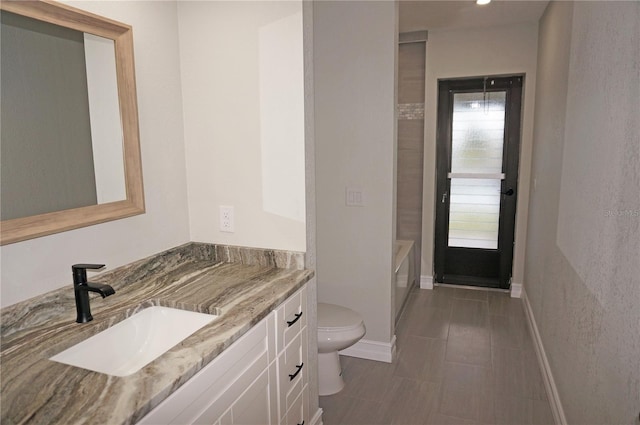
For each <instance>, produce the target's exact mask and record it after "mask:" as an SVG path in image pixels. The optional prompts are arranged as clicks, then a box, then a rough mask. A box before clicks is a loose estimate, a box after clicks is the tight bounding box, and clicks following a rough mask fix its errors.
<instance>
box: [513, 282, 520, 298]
mask: <svg viewBox="0 0 640 425" xmlns="http://www.w3.org/2000/svg"><path fill="white" fill-rule="evenodd" d="M511 298H522V283H514V282H511Z"/></svg>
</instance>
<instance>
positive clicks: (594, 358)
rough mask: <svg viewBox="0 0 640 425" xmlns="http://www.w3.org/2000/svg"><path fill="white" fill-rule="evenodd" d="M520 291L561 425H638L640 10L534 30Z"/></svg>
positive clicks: (611, 7) (599, 13) (569, 14)
mask: <svg viewBox="0 0 640 425" xmlns="http://www.w3.org/2000/svg"><path fill="white" fill-rule="evenodd" d="M539 43H540V51H539V56H538V87H537V90H536V111H535V128H534V151H533V165H532V174H533V177H534V178H535V181H536V184H535V185H532V191H531V201H530V202H531V205H530V209H529V232H528V233H529V237H528V240H527V251H526V263H527V265H526V273H525V281H524V283H525V292H526V296H527V299H528V301H529V303H530V306H531V310H532V312H533V316H534V317H535V321H536V323H537V326H538V330H539V333H540V336H541V340H542V344H543V346H544V349H545V352H546V355H547V358H548V360H549V364H550V366H551V372H552V373H553V377H554V380H555V383H556V385H557V390H558V394H559V401H560V403H561V405H562V407H563V409H564V413H565V415H566V421H567V423H572V424H573V423H575V424H582V423H593V424H603V423H620V424H622V423H625V424H632V423H634V424H637V423H638V410H639V409H640V404H639V403H638V401H639V398H638V395H639V394H640V308H638V300H640V261H639V252H640V190H639V189H638V188H639V187H640V121H639V120H638V117H639V116H640V100H639V99H640V3H638V2H573V3H572V2H551V3H550V4H549V6H548V8H547V10H546V12H545V14H544V16H543V17H542V19H541V22H540V42H539Z"/></svg>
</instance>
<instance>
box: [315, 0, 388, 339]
mask: <svg viewBox="0 0 640 425" xmlns="http://www.w3.org/2000/svg"><path fill="white" fill-rule="evenodd" d="M396 20H397V10H396V5H395V4H394V2H329V1H327V2H325V1H322V2H315V3H314V10H313V28H314V34H313V37H314V71H313V72H314V80H315V145H316V152H315V153H316V203H317V205H316V207H317V211H316V212H317V222H316V225H317V276H318V300H319V301H321V302H329V303H335V304H339V305H344V306H346V307H349V308H352V309H353V310H355V311H357V312H359V313H360V314H361V315H362V316H363V318H364V322H365V325H366V327H367V334H366V335H365V337H364V338H365V339H367V340H371V341H378V342H383V343H389V342H390V341H391V338H392V336H393V324H392V322H393V318H392V309H393V296H392V273H391V272H392V256H393V239H394V236H395V235H394V232H395V217H394V209H395V207H394V205H395V156H396V153H395V151H396V122H395V113H394V107H395V106H394V105H395V87H396V84H395V72H396V71H395V63H394V62H395V61H394V58H395V57H396V51H397V43H396V38H397V28H396ZM347 186H354V187H358V188H360V189H361V190H362V191H363V192H364V200H365V206H364V207H347V206H345V188H346V187H347Z"/></svg>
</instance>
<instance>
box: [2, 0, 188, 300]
mask: <svg viewBox="0 0 640 425" xmlns="http://www.w3.org/2000/svg"><path fill="white" fill-rule="evenodd" d="M69 3H71V4H72V5H73V6H76V7H79V8H82V9H85V10H88V11H91V12H94V13H97V14H100V15H103V16H106V17H109V18H112V19H115V20H119V21H121V22H125V23H127V24H130V25H132V26H133V33H134V37H133V38H134V53H135V61H136V82H137V92H138V107H139V119H140V139H141V151H142V170H143V176H144V189H145V200H146V210H147V212H146V214H143V215H139V216H135V217H131V218H126V219H123V220H117V221H112V222H109V223H104V224H99V225H95V226H90V227H85V228H82V229H77V230H72V231H68V232H63V233H58V234H55V235H51V236H45V237H42V238H37V239H32V240H29V241H25V242H19V243H15V244H11V245H5V246H3V247H1V248H0V258H1V267H2V270H1V277H2V282H1V291H0V294H1V297H2V300H1V305H2V306H7V305H10V304H13V303H16V302H18V301H21V300H24V299H27V298H30V297H33V296H36V295H39V294H42V293H44V292H47V291H49V290H52V289H56V288H59V287H63V286H67V285H68V286H69V290H70V291H71V290H72V288H71V284H72V281H71V265H72V264H74V263H86V262H92V263H106V264H107V266H108V267H109V268H113V267H116V266H120V265H123V264H126V263H129V262H131V261H134V260H137V259H140V258H143V257H145V256H148V255H150V254H153V253H156V252H159V251H162V250H164V249H167V248H170V247H172V246H176V245H179V244H182V243H184V242H187V241H188V240H189V230H188V213H187V197H186V177H185V175H186V173H185V159H184V142H183V125H182V102H181V92H180V69H179V56H178V37H177V35H178V32H177V19H176V5H175V3H172V2H129V1H127V2H110V1H104V2H102V1H90V2H69Z"/></svg>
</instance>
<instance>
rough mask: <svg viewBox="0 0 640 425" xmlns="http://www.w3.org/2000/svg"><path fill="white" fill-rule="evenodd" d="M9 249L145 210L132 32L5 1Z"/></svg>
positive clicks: (1, 6) (3, 115)
mask: <svg viewBox="0 0 640 425" xmlns="http://www.w3.org/2000/svg"><path fill="white" fill-rule="evenodd" d="M0 14H1V18H2V19H1V23H2V28H1V33H0V43H1V44H0V54H1V58H0V59H1V60H0V67H1V69H0V71H1V72H0V81H1V87H0V89H1V91H0V101H1V105H0V119H1V121H0V122H1V124H2V125H1V126H0V136H1V148H0V196H1V198H0V205H1V208H0V219H1V223H0V236H1V244H2V245H5V244H9V243H14V242H19V241H23V240H26V239H31V238H35V237H39V236H44V235H49V234H52V233H57V232H62V231H66V230H71V229H75V228H79V227H83V226H89V225H92V224H97V223H102V222H105V221H110V220H116V219H119V218H124V217H129V216H132V215H136V214H142V213H144V193H143V186H142V167H141V160H140V143H139V130H138V107H137V99H136V86H135V72H134V59H133V33H132V29H131V27H130V26H129V25H126V24H123V23H120V22H117V21H114V20H111V19H108V18H103V17H101V16H98V15H94V14H92V13H88V12H85V11H83V10H80V9H76V8H74V7H71V6H67V5H64V4H61V3H58V2H52V1H47V0H35V1H2V2H0Z"/></svg>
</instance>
